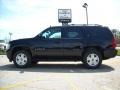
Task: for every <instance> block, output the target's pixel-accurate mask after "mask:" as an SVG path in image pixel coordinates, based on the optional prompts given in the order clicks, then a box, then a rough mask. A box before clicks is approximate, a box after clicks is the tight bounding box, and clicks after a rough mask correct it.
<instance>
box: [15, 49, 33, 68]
mask: <svg viewBox="0 0 120 90" xmlns="http://www.w3.org/2000/svg"><path fill="white" fill-rule="evenodd" d="M13 62H14V64H15V65H16V67H18V68H26V67H28V66H30V65H31V55H30V54H29V53H28V52H27V51H24V50H20V51H17V52H16V53H15V54H14V56H13Z"/></svg>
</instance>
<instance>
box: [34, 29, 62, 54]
mask: <svg viewBox="0 0 120 90" xmlns="http://www.w3.org/2000/svg"><path fill="white" fill-rule="evenodd" d="M61 38H62V32H61V29H60V28H58V27H57V28H48V29H46V30H45V31H43V32H42V34H41V35H40V39H39V40H37V43H38V45H37V46H36V54H37V55H39V56H62V55H63V50H62V48H63V43H62V41H61Z"/></svg>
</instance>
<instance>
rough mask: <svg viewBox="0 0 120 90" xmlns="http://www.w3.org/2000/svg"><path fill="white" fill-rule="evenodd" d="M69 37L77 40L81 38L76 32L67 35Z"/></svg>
mask: <svg viewBox="0 0 120 90" xmlns="http://www.w3.org/2000/svg"><path fill="white" fill-rule="evenodd" d="M67 37H68V38H77V37H79V33H78V32H75V31H70V32H68V33H67Z"/></svg>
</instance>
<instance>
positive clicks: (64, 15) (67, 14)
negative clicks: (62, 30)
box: [58, 9, 72, 22]
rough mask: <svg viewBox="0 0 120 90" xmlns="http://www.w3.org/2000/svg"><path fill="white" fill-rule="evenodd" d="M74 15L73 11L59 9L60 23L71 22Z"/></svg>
mask: <svg viewBox="0 0 120 90" xmlns="http://www.w3.org/2000/svg"><path fill="white" fill-rule="evenodd" d="M71 18H72V14H71V9H58V20H59V22H65V21H66V22H71Z"/></svg>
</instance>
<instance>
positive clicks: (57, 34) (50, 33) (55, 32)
mask: <svg viewBox="0 0 120 90" xmlns="http://www.w3.org/2000/svg"><path fill="white" fill-rule="evenodd" d="M42 37H44V38H61V30H60V28H49V29H47V30H46V31H45V32H43V34H42Z"/></svg>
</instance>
